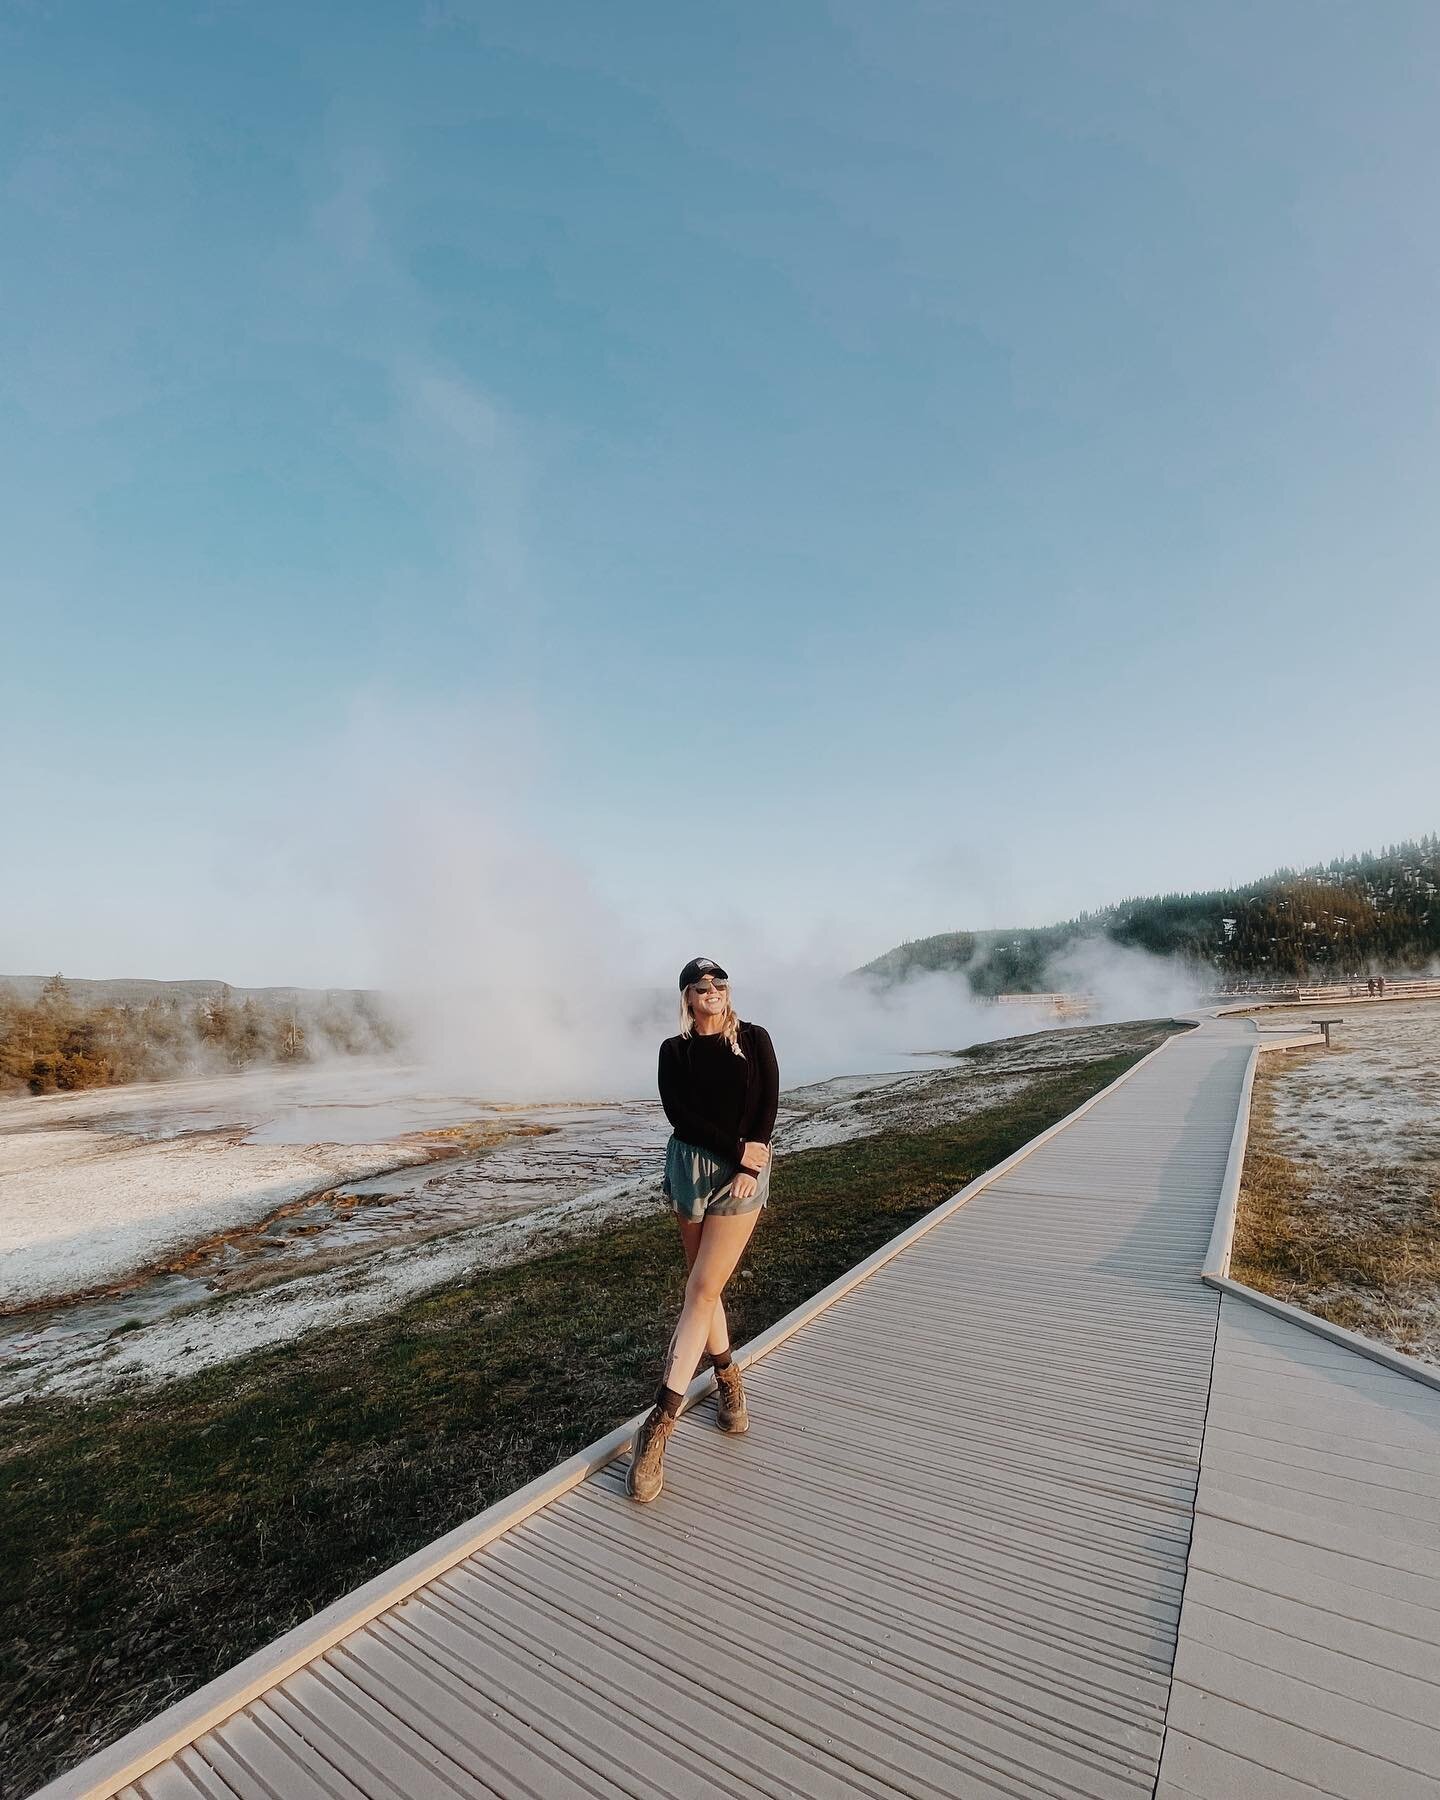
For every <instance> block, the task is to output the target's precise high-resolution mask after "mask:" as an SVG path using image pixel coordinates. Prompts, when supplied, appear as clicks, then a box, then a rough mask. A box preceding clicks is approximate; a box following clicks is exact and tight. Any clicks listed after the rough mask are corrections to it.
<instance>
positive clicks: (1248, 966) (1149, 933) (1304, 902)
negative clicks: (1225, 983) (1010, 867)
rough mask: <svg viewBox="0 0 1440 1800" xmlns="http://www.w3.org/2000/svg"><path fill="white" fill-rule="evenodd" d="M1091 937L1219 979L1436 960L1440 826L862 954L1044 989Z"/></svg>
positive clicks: (980, 986)
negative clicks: (1065, 957) (1024, 923)
mask: <svg viewBox="0 0 1440 1800" xmlns="http://www.w3.org/2000/svg"><path fill="white" fill-rule="evenodd" d="M1087 939H1091V940H1099V941H1101V942H1107V943H1112V944H1120V945H1125V946H1129V947H1133V948H1136V949H1141V950H1148V951H1152V952H1153V953H1154V954H1156V955H1159V956H1177V957H1180V958H1182V959H1183V960H1184V961H1186V962H1188V963H1190V964H1191V965H1192V966H1194V967H1195V968H1196V969H1197V971H1201V972H1204V973H1208V974H1209V975H1211V976H1212V977H1214V978H1215V979H1217V980H1224V979H1226V978H1241V977H1244V978H1249V979H1256V978H1264V977H1267V976H1273V977H1275V978H1277V979H1279V978H1289V977H1295V976H1304V977H1307V978H1309V979H1323V978H1324V977H1325V976H1326V975H1331V976H1337V977H1339V976H1350V975H1364V974H1366V973H1367V972H1369V971H1374V972H1376V973H1381V974H1386V975H1390V974H1395V975H1399V974H1403V973H1407V972H1418V971H1420V970H1423V969H1426V968H1429V967H1431V966H1433V965H1434V964H1436V963H1437V962H1440V837H1436V836H1435V835H1433V834H1432V835H1431V836H1429V837H1422V838H1417V839H1415V840H1413V841H1411V842H1408V843H1404V844H1396V845H1394V846H1393V847H1392V848H1390V849H1387V850H1383V851H1380V852H1379V853H1378V854H1376V853H1373V852H1367V853H1366V854H1365V855H1363V856H1350V857H1339V858H1337V859H1336V860H1335V861H1334V862H1330V863H1326V864H1323V865H1319V866H1317V867H1315V868H1311V869H1299V870H1296V869H1278V870H1276V872H1275V873H1274V874H1273V875H1267V876H1266V877H1265V878H1264V879H1263V880H1261V881H1254V882H1250V883H1248V884H1247V885H1246V886H1245V887H1239V888H1216V889H1214V890H1213V891H1212V892H1210V893H1205V894H1155V895H1150V896H1147V897H1145V898H1142V899H1135V900H1124V901H1121V902H1120V903H1119V904H1118V905H1115V906H1110V907H1106V908H1105V909H1104V910H1103V911H1102V912H1098V913H1083V914H1081V916H1080V917H1079V918H1075V919H1067V920H1065V921H1064V922H1063V923H1062V924H1058V925H1042V926H1036V927H1020V928H1018V929H1016V930H1014V931H947V932H942V933H940V934H939V935H938V936H936V937H928V938H917V939H914V940H912V941H910V942H908V943H904V944H899V945H897V946H896V948H895V949H893V950H887V951H886V952H885V954H884V955H883V956H877V957H876V958H875V960H874V961H873V962H869V963H866V964H865V966H864V968H863V969H862V970H860V971H859V973H861V974H868V975H875V976H878V977H880V979H881V980H883V981H899V980H903V979H904V978H905V977H906V976H907V975H910V974H914V973H916V972H919V971H921V970H926V969H945V970H963V971H964V972H965V974H966V975H967V976H968V978H969V981H970V985H971V987H972V988H973V989H974V990H975V992H976V993H981V994H1002V993H1011V994H1016V993H1019V994H1023V993H1045V992H1048V991H1049V990H1050V989H1051V988H1052V987H1053V985H1054V982H1055V979H1056V977H1055V976H1054V974H1053V973H1052V972H1051V970H1052V965H1053V964H1054V962H1055V960H1056V959H1057V958H1058V957H1060V956H1061V954H1062V953H1063V952H1065V951H1066V950H1068V949H1070V948H1071V947H1072V946H1075V945H1077V944H1079V943H1081V942H1083V941H1084V940H1087Z"/></svg>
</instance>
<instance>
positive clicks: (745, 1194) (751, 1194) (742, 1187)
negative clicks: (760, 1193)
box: [730, 1169, 760, 1200]
mask: <svg viewBox="0 0 1440 1800" xmlns="http://www.w3.org/2000/svg"><path fill="white" fill-rule="evenodd" d="M759 1186H760V1183H759V1182H758V1181H757V1180H756V1179H755V1177H754V1176H753V1175H747V1174H746V1173H745V1171H744V1170H743V1169H742V1170H741V1171H740V1173H739V1174H738V1175H737V1176H736V1177H735V1179H734V1180H733V1181H732V1182H731V1183H730V1192H731V1193H732V1194H733V1195H734V1197H735V1198H736V1199H737V1200H753V1199H754V1198H755V1194H756V1191H757V1190H758V1188H759Z"/></svg>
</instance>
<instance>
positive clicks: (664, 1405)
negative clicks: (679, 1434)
mask: <svg viewBox="0 0 1440 1800" xmlns="http://www.w3.org/2000/svg"><path fill="white" fill-rule="evenodd" d="M655 1404H656V1405H657V1406H658V1407H659V1408H660V1410H661V1412H663V1413H664V1414H665V1416H666V1418H667V1419H678V1418H679V1417H680V1408H681V1407H682V1406H683V1405H684V1404H685V1396H684V1395H683V1394H677V1393H676V1391H675V1389H674V1388H667V1387H666V1386H665V1385H664V1383H663V1382H662V1383H661V1385H660V1387H659V1388H658V1389H657V1391H656V1394H655Z"/></svg>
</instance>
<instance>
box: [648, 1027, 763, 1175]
mask: <svg viewBox="0 0 1440 1800" xmlns="http://www.w3.org/2000/svg"><path fill="white" fill-rule="evenodd" d="M740 1048H741V1049H742V1050H743V1051H744V1052H745V1054H744V1055H743V1056H737V1055H736V1054H735V1052H734V1051H733V1050H732V1049H731V1048H730V1046H729V1044H727V1043H726V1041H725V1039H724V1037H723V1036H722V1035H721V1034H720V1033H719V1032H715V1033H713V1034H711V1035H710V1036H707V1037H702V1036H701V1035H700V1033H699V1032H692V1033H691V1035H690V1036H689V1037H672V1038H666V1040H665V1042H664V1043H663V1044H662V1045H661V1046H660V1104H661V1105H662V1106H663V1107H664V1108H665V1117H666V1118H667V1119H668V1120H669V1121H670V1123H671V1125H672V1126H673V1127H674V1130H675V1135H676V1137H678V1138H681V1139H683V1140H684V1142H685V1143H687V1144H697V1145H698V1146H699V1147H700V1149H702V1150H708V1151H709V1152H710V1153H711V1155H712V1156H719V1157H723V1158H724V1159H725V1161H726V1162H733V1163H738V1162H739V1161H740V1160H741V1154H742V1152H743V1149H744V1146H745V1145H746V1144H747V1143H753V1144H768V1143H769V1142H770V1136H771V1133H772V1132H773V1131H774V1129H775V1109H776V1107H777V1106H778V1105H779V1104H780V1067H779V1064H778V1063H777V1062H776V1061H775V1046H774V1045H773V1044H772V1043H771V1042H770V1033H769V1032H768V1031H767V1030H766V1029H765V1027H764V1026H763V1025H751V1024H750V1023H749V1022H748V1021H747V1020H744V1019H742V1020H741V1021H740Z"/></svg>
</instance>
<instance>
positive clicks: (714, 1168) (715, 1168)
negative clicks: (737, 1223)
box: [661, 1135, 770, 1225]
mask: <svg viewBox="0 0 1440 1800" xmlns="http://www.w3.org/2000/svg"><path fill="white" fill-rule="evenodd" d="M739 1173H740V1165H739V1164H738V1163H736V1162H727V1161H726V1160H725V1158H724V1157H723V1156H714V1155H712V1154H711V1153H710V1151H708V1150H702V1149H700V1147H699V1146H698V1145H697V1144H687V1143H686V1142H685V1141H684V1139H683V1138H678V1137H674V1136H673V1135H672V1137H671V1139H670V1142H669V1143H668V1144H667V1145H666V1146H665V1179H664V1181H663V1182H662V1184H661V1187H662V1190H663V1192H664V1194H665V1197H666V1199H667V1200H669V1202H670V1204H671V1205H672V1206H673V1207H674V1208H675V1210H676V1212H677V1213H679V1215H680V1217H681V1218H682V1219H688V1220H689V1221H690V1223H691V1224H692V1225H698V1224H699V1222H700V1221H701V1219H704V1218H708V1217H711V1216H712V1215H713V1216H715V1217H718V1218H727V1217H729V1216H730V1215H731V1214H733V1213H751V1212H759V1210H760V1208H761V1207H762V1206H764V1204H765V1202H766V1201H767V1200H768V1199H769V1198H770V1163H769V1159H768V1158H767V1159H766V1163H765V1167H764V1168H763V1169H762V1170H761V1171H760V1173H759V1175H758V1176H757V1177H756V1178H755V1192H754V1193H753V1194H752V1195H751V1196H750V1198H749V1199H748V1200H737V1199H736V1198H735V1196H734V1194H733V1193H731V1191H730V1188H731V1184H732V1183H733V1181H734V1180H735V1177H736V1176H737V1175H738V1174H739Z"/></svg>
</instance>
